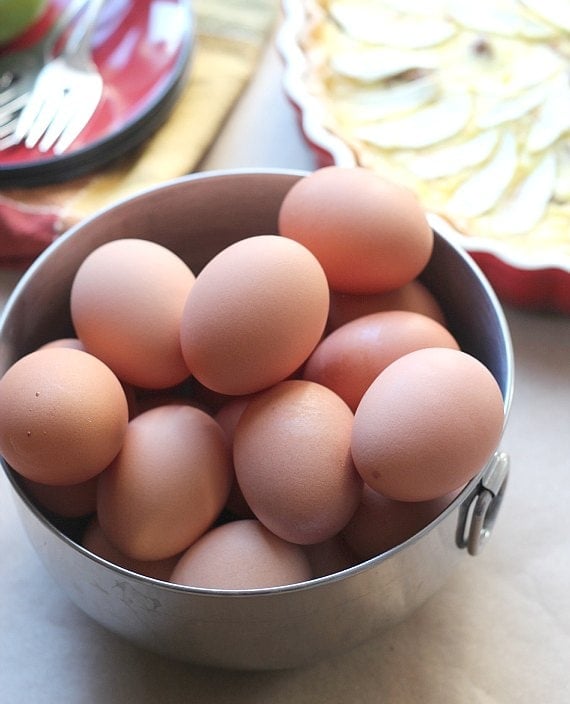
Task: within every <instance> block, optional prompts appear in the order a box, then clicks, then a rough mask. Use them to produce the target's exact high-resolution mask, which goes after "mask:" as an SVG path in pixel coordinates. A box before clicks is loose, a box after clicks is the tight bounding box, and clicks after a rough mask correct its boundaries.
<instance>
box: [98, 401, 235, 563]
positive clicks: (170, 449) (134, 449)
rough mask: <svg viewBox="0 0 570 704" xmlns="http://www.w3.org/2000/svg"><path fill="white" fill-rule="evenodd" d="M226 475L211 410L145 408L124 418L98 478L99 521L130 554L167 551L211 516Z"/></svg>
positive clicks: (226, 458) (198, 531) (224, 493)
mask: <svg viewBox="0 0 570 704" xmlns="http://www.w3.org/2000/svg"><path fill="white" fill-rule="evenodd" d="M231 480H232V465H231V460H230V453H229V449H228V447H227V443H226V439H225V436H224V433H223V431H222V429H221V428H220V426H219V425H218V424H217V423H216V421H215V420H214V419H213V418H211V417H210V416H209V415H207V414H206V413H204V411H201V410H199V409H197V408H193V407H191V406H187V405H168V406H162V407H157V408H153V409H150V410H148V411H146V412H144V413H141V414H140V415H139V416H137V417H136V418H134V419H133V420H132V421H130V423H129V427H128V429H127V433H126V435H125V440H124V443H123V447H122V448H121V451H120V453H119V454H118V455H117V457H116V459H115V461H114V462H113V463H112V465H111V466H110V467H109V468H108V469H107V470H106V471H105V472H104V473H103V474H102V475H101V477H100V479H99V486H98V493H97V513H98V516H99V522H100V524H101V528H102V529H103V531H104V533H105V535H106V536H107V538H108V540H109V541H110V542H111V543H112V544H113V545H114V546H115V547H116V548H117V549H118V550H120V551H121V552H122V553H124V554H125V555H128V556H129V557H132V558H135V559H137V560H160V559H163V558H167V557H171V556H172V555H175V554H177V553H179V552H181V551H182V550H184V549H185V548H187V547H188V546H189V545H190V544H191V543H192V542H194V541H195V540H196V539H197V538H198V537H199V536H200V535H202V533H204V531H206V530H207V529H208V528H209V527H210V526H211V525H212V523H213V522H214V521H215V520H216V518H217V517H218V515H219V514H220V512H221V510H222V508H223V507H224V504H225V502H226V500H227V497H228V493H229V490H230V484H231Z"/></svg>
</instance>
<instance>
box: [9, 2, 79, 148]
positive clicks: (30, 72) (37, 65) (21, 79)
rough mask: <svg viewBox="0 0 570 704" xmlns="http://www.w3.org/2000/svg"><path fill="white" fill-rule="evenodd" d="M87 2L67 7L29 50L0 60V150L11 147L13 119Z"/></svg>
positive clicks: (14, 53)
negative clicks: (59, 42) (43, 67)
mask: <svg viewBox="0 0 570 704" xmlns="http://www.w3.org/2000/svg"><path fill="white" fill-rule="evenodd" d="M86 2H87V0H74V2H71V3H68V5H67V6H66V8H65V10H64V11H63V12H62V13H61V14H60V15H59V17H58V19H57V20H56V21H55V23H54V24H53V26H52V27H51V29H50V30H49V31H48V32H47V33H46V34H45V35H44V37H43V38H42V39H41V40H40V41H38V42H36V43H35V44H34V45H33V46H31V47H28V48H26V49H20V50H19V51H13V52H10V53H8V54H5V55H4V56H0V150H1V149H5V148H7V147H8V146H11V145H12V144H13V143H14V142H13V138H12V135H13V133H14V130H15V128H16V123H17V118H18V115H19V113H20V111H21V110H22V108H23V107H24V106H25V104H26V101H27V100H28V98H29V96H30V94H31V92H32V88H33V86H34V83H35V81H36V79H37V77H38V74H39V72H40V70H41V69H42V66H44V64H45V63H47V61H49V59H50V58H52V56H53V52H54V49H55V46H56V44H57V42H58V41H59V39H60V38H61V37H62V36H63V34H64V33H65V32H66V30H67V29H68V27H69V25H70V24H71V22H72V21H73V19H74V18H75V16H76V15H77V13H78V12H79V11H80V10H81V9H82V8H83V6H84V5H85V3H86Z"/></svg>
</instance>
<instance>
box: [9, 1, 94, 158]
mask: <svg viewBox="0 0 570 704" xmlns="http://www.w3.org/2000/svg"><path fill="white" fill-rule="evenodd" d="M104 3H105V0H89V1H88V3H87V7H86V8H85V11H84V14H83V15H82V16H81V17H80V18H79V20H78V21H77V23H76V25H75V27H74V29H73V31H72V34H71V36H70V38H69V41H68V42H67V43H66V45H65V47H64V49H63V51H62V52H61V54H59V55H58V56H56V57H55V58H54V59H52V60H51V61H49V62H48V63H47V64H46V65H45V66H44V67H43V68H42V70H41V71H40V73H39V75H38V78H37V80H36V82H35V85H34V89H33V91H32V94H31V95H30V97H29V99H28V101H27V103H26V106H25V107H24V109H23V110H22V112H21V114H20V117H19V118H18V122H17V124H16V129H15V132H14V139H15V140H16V142H20V141H22V140H24V143H25V145H26V147H28V148H33V147H35V146H36V145H37V146H38V149H39V150H40V151H41V152H46V151H48V150H49V149H52V148H53V152H54V153H55V154H62V153H63V152H64V151H65V150H66V149H67V148H68V147H69V146H70V144H71V143H72V142H73V141H74V140H75V138H76V137H77V136H78V135H79V134H80V132H81V131H82V130H83V128H84V127H85V125H86V124H87V123H88V122H89V120H90V119H91V117H92V115H93V113H94V112H95V110H96V108H97V105H98V104H99V101H100V100H101V96H102V94H103V78H102V77H101V74H100V73H99V70H98V68H97V66H96V64H95V62H94V61H93V59H92V56H91V38H92V34H93V31H94V29H95V25H96V23H97V18H98V15H99V11H100V10H101V8H102V7H103V5H104Z"/></svg>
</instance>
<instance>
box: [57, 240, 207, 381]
mask: <svg viewBox="0 0 570 704" xmlns="http://www.w3.org/2000/svg"><path fill="white" fill-rule="evenodd" d="M194 280H195V277H194V274H193V273H192V271H191V270H190V269H189V268H188V266H187V265H186V264H185V263H184V262H183V261H182V259H180V258H179V257H178V256H177V255H176V254H174V253H173V252H171V251H170V250H168V249H167V248H166V247H163V246H162V245H159V244H157V243H156V242H150V241H147V240H140V239H135V238H130V239H128V238H126V239H119V240H114V241H111V242H107V243H106V244H104V245H102V246H100V247H98V248H97V249H95V250H94V251H93V252H91V253H90V254H89V255H88V256H87V258H86V259H85V260H84V261H83V262H82V264H81V266H80V267H79V269H78V271H77V274H76V275H75V278H74V281H73V285H72V288H71V297H70V305H71V316H72V320H73V325H74V327H75V331H76V333H77V335H78V337H79V339H80V340H81V341H82V343H83V344H84V345H85V349H86V350H87V351H88V352H91V353H92V354H94V355H95V356H97V357H99V359H101V360H103V361H104V362H105V363H106V364H108V366H109V367H110V368H111V369H112V370H113V371H114V372H115V373H116V374H117V376H118V377H119V378H120V379H121V380H122V381H126V382H128V383H129V384H133V385H134V386H141V387H144V388H151V389H153V388H156V389H161V388H167V387H169V386H173V385H175V384H177V383H179V382H180V381H182V380H183V379H185V378H186V377H187V376H188V375H189V372H188V369H187V367H186V364H185V363H184V359H183V357H182V352H181V350H180V320H181V318H182V311H183V309H184V304H185V302H186V298H187V296H188V293H189V291H190V289H191V288H192V286H193V284H194Z"/></svg>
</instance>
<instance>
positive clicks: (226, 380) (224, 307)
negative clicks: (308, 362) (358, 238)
mask: <svg viewBox="0 0 570 704" xmlns="http://www.w3.org/2000/svg"><path fill="white" fill-rule="evenodd" d="M328 310H329V290H328V285H327V280H326V277H325V274H324V272H323V270H322V267H321V266H320V264H319V263H318V261H317V260H316V259H315V257H314V256H313V255H312V254H311V253H310V252H309V251H308V250H307V249H306V248H305V247H303V246H302V245H300V244H299V243H297V242H294V241H293V240H290V239H287V238H285V237H279V236H277V235H258V236H254V237H248V238H246V239H244V240H240V241H238V242H236V243H234V244H233V245H230V246H229V247H227V248H226V249H224V250H222V251H221V252H220V253H219V254H218V255H216V256H215V257H214V258H213V259H212V260H211V261H210V262H209V263H208V264H207V265H206V266H205V267H204V269H203V270H202V271H201V272H200V273H199V275H198V277H197V279H196V283H195V285H194V287H193V288H192V291H191V292H190V295H189V296H188V301H187V303H186V307H185V309H184V316H183V320H182V328H181V343H182V351H183V354H184V358H185V359H186V363H187V365H188V368H189V369H190V370H191V371H192V373H193V374H194V375H195V377H196V378H197V379H198V380H199V381H200V382H201V383H203V384H204V385H205V386H207V387H208V388H210V389H212V390H213V391H217V392H219V393H223V394H233V395H243V394H248V393H253V392H255V391H259V390H260V389H264V388H267V387H269V386H271V385H272V384H275V383H277V382H279V381H281V380H282V379H284V378H286V377H287V376H289V375H290V374H292V373H293V372H294V371H295V370H296V369H297V368H298V367H299V366H300V365H301V364H302V363H303V362H304V361H305V359H306V358H307V357H308V356H309V354H310V353H311V352H312V350H313V349H314V347H315V345H316V344H317V342H318V341H319V339H320V337H321V335H322V333H323V330H324V328H325V324H326V319H327V315H328Z"/></svg>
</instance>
